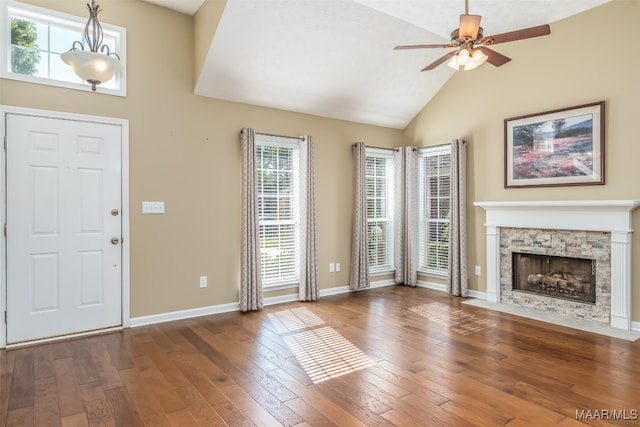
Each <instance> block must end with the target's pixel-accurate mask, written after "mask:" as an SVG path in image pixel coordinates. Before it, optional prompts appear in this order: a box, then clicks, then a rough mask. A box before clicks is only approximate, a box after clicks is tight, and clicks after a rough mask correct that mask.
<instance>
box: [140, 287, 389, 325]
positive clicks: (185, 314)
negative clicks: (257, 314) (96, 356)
mask: <svg viewBox="0 0 640 427" xmlns="http://www.w3.org/2000/svg"><path fill="white" fill-rule="evenodd" d="M394 284H395V282H394V281H393V280H380V281H377V282H371V283H370V287H369V288H367V289H374V288H381V287H383V286H389V285H394ZM349 292H353V291H352V290H351V289H349V286H337V287H334V288H329V289H320V297H325V296H329V295H339V294H346V293H349ZM294 301H298V294H297V293H295V294H288V295H280V296H277V297H268V298H265V299H264V301H263V303H264V305H265V306H269V305H276V304H284V303H286V302H294ZM232 311H240V303H239V302H232V303H228V304H217V305H210V306H207V307H198V308H192V309H188V310H179V311H171V312H168V313H160V314H152V315H150V316H141V317H133V318H131V323H130V326H131V327H132V328H134V327H137V326H146V325H153V324H156V323H164V322H171V321H174V320H183V319H191V318H194V317H200V316H209V315H211V314H221V313H229V312H232Z"/></svg>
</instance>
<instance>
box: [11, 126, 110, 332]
mask: <svg viewBox="0 0 640 427" xmlns="http://www.w3.org/2000/svg"><path fill="white" fill-rule="evenodd" d="M6 120H7V122H6V134H7V155H6V159H7V167H6V173H7V175H6V186H7V203H6V206H7V213H6V219H7V221H6V222H7V238H6V242H7V252H6V253H7V264H6V266H7V305H6V309H7V342H8V343H9V344H11V343H17V342H22V341H29V340H35V339H40V338H47V337H53V336H59V335H67V334H72V333H77V332H84V331H91V330H96V329H103V328H108V327H112V326H119V325H121V324H122V274H121V269H122V245H121V235H122V231H121V230H122V215H121V210H122V196H121V194H122V189H121V182H122V176H121V173H122V171H121V161H122V160H121V159H122V157H121V154H122V153H121V151H122V128H121V127H120V126H117V125H110V124H101V123H92V122H84V121H75V120H63V119H54V118H47V117H37V116H30V115H22V114H7V116H6Z"/></svg>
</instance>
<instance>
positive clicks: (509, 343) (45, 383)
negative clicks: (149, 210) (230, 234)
mask: <svg viewBox="0 0 640 427" xmlns="http://www.w3.org/2000/svg"><path fill="white" fill-rule="evenodd" d="M305 369H306V370H305ZM314 381H315V383H314ZM638 411H640V341H637V342H634V343H631V342H628V341H623V340H618V339H614V338H608V337H604V336H601V335H595V334H590V333H586V332H581V331H577V330H573V329H567V328H563V327H560V326H554V325H550V324H546V323H542V322H537V321H533V320H528V319H524V318H519V317H515V316H511V315H508V314H502V313H497V312H492V311H487V310H484V309H481V308H476V307H471V306H467V305H465V304H461V300H460V299H458V298H451V297H448V296H447V295H445V294H443V293H441V292H436V291H431V290H427V289H421V288H408V287H403V286H392V287H385V288H378V289H374V290H368V291H363V292H357V293H352V294H348V295H337V296H332V297H325V298H323V299H322V300H321V301H320V302H318V303H290V304H282V305H278V306H271V307H267V308H265V309H264V310H263V311H261V312H252V313H247V314H241V313H227V314H220V315H214V316H207V317H201V318H196V319H190V320H184V321H177V322H171V323H164V324H159V325H153V326H148V327H140V328H134V329H128V330H125V331H123V332H118V333H111V334H105V335H99V336H94V337H89V338H82V339H76V340H69V341H62V342H58V343H52V344H46V345H38V346H32V347H25V348H20V349H15V350H8V351H7V350H2V351H0V426H5V425H6V426H38V427H41V426H87V425H89V426H117V427H120V426H126V427H129V426H218V425H229V426H252V425H267V426H270V425H287V426H296V425H297V426H308V425H311V426H391V425H397V426H412V425H427V426H437V425H445V426H467V425H469V426H501V425H508V426H550V425H558V426H578V425H593V426H600V425H626V426H631V425H640V419H638V417H639V416H640V415H639V413H638ZM577 416H580V417H581V418H582V419H581V420H577V419H576V418H577Z"/></svg>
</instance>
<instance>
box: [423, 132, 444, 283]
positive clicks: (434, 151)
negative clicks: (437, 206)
mask: <svg viewBox="0 0 640 427" xmlns="http://www.w3.org/2000/svg"><path fill="white" fill-rule="evenodd" d="M444 154H449V155H451V144H443V145H436V146H431V147H421V148H419V149H418V162H419V165H420V166H419V167H418V170H419V173H418V176H419V184H418V204H419V208H418V209H419V214H418V222H419V224H420V226H422V223H423V221H424V220H425V218H424V216H425V215H424V197H425V191H426V189H425V188H424V179H423V178H424V176H423V173H424V172H422V166H421V165H422V159H424V158H426V157H433V156H441V155H444ZM441 222H442V221H441ZM418 235H419V236H420V233H419V234H418ZM418 239H419V243H420V245H419V250H418V252H419V256H418V259H419V262H418V273H419V274H422V275H425V276H432V277H438V278H443V279H444V278H447V277H448V276H449V272H448V271H447V269H436V268H428V267H427V268H425V266H424V265H422V262H420V261H421V260H422V251H423V250H425V249H424V248H423V246H424V245H423V244H422V243H423V242H422V239H421V238H420V237H418Z"/></svg>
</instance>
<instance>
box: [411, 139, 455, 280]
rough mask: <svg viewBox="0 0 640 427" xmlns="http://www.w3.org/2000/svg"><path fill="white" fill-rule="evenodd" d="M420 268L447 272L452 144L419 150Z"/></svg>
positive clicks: (435, 271) (428, 270)
mask: <svg viewBox="0 0 640 427" xmlns="http://www.w3.org/2000/svg"><path fill="white" fill-rule="evenodd" d="M419 158H420V162H419V176H420V189H419V192H420V196H419V197H420V200H419V203H420V235H419V239H420V240H419V248H420V249H419V257H420V263H419V270H420V271H423V272H427V273H435V274H442V275H446V274H447V268H448V257H449V201H450V199H451V147H450V146H449V145H446V146H439V147H434V148H425V149H422V150H420V156H419Z"/></svg>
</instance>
